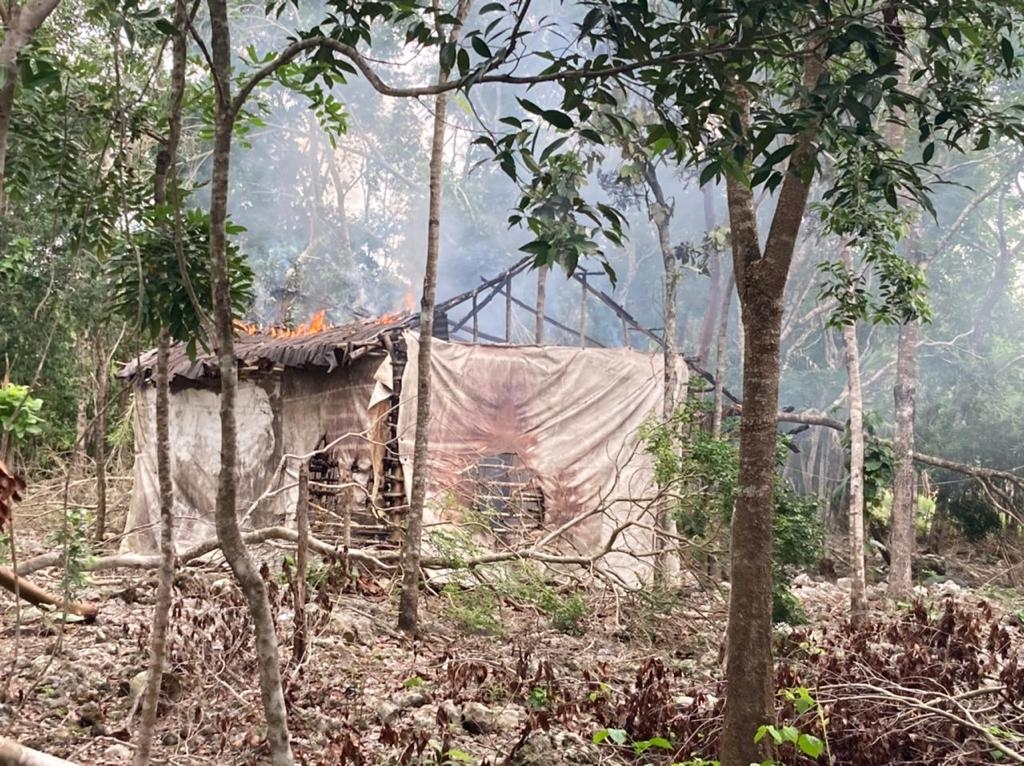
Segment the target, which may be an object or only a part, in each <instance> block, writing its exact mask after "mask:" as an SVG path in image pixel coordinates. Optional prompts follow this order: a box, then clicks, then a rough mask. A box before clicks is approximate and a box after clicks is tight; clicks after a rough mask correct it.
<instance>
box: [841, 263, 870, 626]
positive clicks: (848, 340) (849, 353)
mask: <svg viewBox="0 0 1024 766" xmlns="http://www.w3.org/2000/svg"><path fill="white" fill-rule="evenodd" d="M843 265H844V266H845V267H846V271H847V273H848V274H851V275H852V274H853V253H852V252H851V251H850V249H849V248H848V247H844V248H843ZM843 348H844V350H845V353H846V379H847V389H848V391H849V401H850V506H849V528H850V579H851V583H850V621H851V622H852V623H853V624H854V625H860V624H861V623H862V622H863V621H864V617H865V616H866V615H867V610H868V603H867V592H866V591H867V582H866V576H865V570H864V392H863V390H862V388H861V381H860V347H859V345H858V343H857V323H856V322H848V323H847V324H844V325H843Z"/></svg>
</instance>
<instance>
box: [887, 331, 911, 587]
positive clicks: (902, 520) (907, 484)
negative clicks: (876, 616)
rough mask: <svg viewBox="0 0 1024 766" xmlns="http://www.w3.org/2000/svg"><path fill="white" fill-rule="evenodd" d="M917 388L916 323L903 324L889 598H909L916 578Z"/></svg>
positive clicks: (898, 362) (898, 354)
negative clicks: (915, 441)
mask: <svg viewBox="0 0 1024 766" xmlns="http://www.w3.org/2000/svg"><path fill="white" fill-rule="evenodd" d="M916 390H917V322H909V323H907V324H904V325H901V326H900V335H899V341H898V345H897V348H896V384H895V385H894V386H893V392H892V393H893V400H894V402H895V407H896V433H895V435H894V438H893V453H894V456H895V459H896V475H895V476H894V477H893V483H892V518H891V520H890V527H889V586H888V595H889V598H894V599H899V598H906V597H907V596H909V595H910V592H911V588H912V587H913V581H912V576H911V562H912V560H913V557H914V405H915V402H914V397H915V393H916Z"/></svg>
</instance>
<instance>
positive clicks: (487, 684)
mask: <svg viewBox="0 0 1024 766" xmlns="http://www.w3.org/2000/svg"><path fill="white" fill-rule="evenodd" d="M19 550H20V553H19V555H20V556H22V557H23V560H24V558H25V557H28V556H31V555H34V554H37V553H41V552H44V551H45V550H46V546H45V545H44V543H43V542H42V537H41V536H36V537H34V536H32V535H31V534H30V535H22V537H21V539H20V541H19ZM264 550H266V549H264ZM271 550H273V549H271ZM283 553H284V551H282V550H278V551H277V552H276V554H275V556H274V557H271V559H270V560H272V561H273V562H274V566H273V568H272V573H270V574H268V575H267V576H266V579H267V582H268V584H269V585H270V591H271V596H272V601H273V603H274V605H275V613H276V618H277V624H278V634H279V639H280V643H281V646H282V662H283V664H284V666H285V668H286V670H285V682H286V687H287V688H286V696H287V700H288V705H289V714H290V724H291V727H292V733H293V740H294V747H295V751H296V756H297V759H298V760H299V762H301V763H305V764H422V763H429V764H435V765H436V766H440V765H441V764H452V765H455V764H461V763H468V764H478V765H481V766H482V764H485V763H486V764H491V765H492V766H497V765H498V764H509V766H557V765H558V764H567V765H568V764H599V763H609V764H634V763H635V764H662V763H664V764H668V763H672V762H683V761H686V760H688V759H690V758H695V757H697V756H704V755H707V754H708V753H712V752H713V743H714V741H715V738H716V736H717V730H718V725H719V720H720V715H721V707H722V701H721V695H722V687H721V683H720V680H719V679H720V678H721V676H722V668H721V664H720V662H719V651H720V645H721V642H722V639H723V637H724V635H723V634H724V626H725V622H726V620H725V593H724V592H714V593H709V592H705V591H703V590H701V589H699V588H696V587H693V588H689V589H686V590H679V591H676V592H674V593H671V594H664V595H661V596H655V595H652V594H650V593H640V594H633V595H629V596H624V595H615V594H612V593H610V592H604V593H587V594H585V595H581V594H577V593H569V592H568V591H564V590H557V589H552V588H550V587H549V586H547V585H545V584H544V583H543V581H542V580H537V581H533V580H529V581H527V583H528V584H527V585H523V584H522V582H520V585H519V586H518V589H517V590H516V591H515V592H509V591H508V590H507V589H506V590H504V591H502V592H501V594H500V598H499V597H496V596H495V595H494V593H493V591H492V590H491V589H483V588H471V589H462V588H455V589H453V588H451V587H449V588H448V589H445V590H443V591H441V592H439V593H435V594H429V595H426V596H425V597H424V598H423V599H422V622H423V625H424V631H423V635H422V636H421V637H420V638H418V639H417V640H410V639H408V638H406V637H405V636H403V635H402V634H400V633H398V632H397V631H396V630H395V613H396V610H395V603H396V594H395V591H394V589H393V586H392V583H391V581H390V579H388V578H386V577H374V576H372V575H369V574H363V575H361V576H360V578H359V579H358V580H357V581H355V582H352V581H344V582H339V581H338V578H337V576H323V575H325V574H328V575H329V573H327V571H326V570H321V571H319V572H318V573H317V576H316V577H311V578H310V579H311V581H312V582H313V584H314V585H315V586H316V587H314V588H313V590H312V592H311V596H310V599H311V604H310V605H309V606H308V607H307V609H306V614H307V619H308V622H309V624H310V630H311V636H310V640H309V649H308V655H307V658H306V661H305V662H304V663H302V664H300V665H298V666H297V667H296V666H293V665H292V664H291V641H292V634H293V626H294V624H295V615H294V612H293V610H292V593H291V591H290V589H289V587H288V585H287V580H288V577H287V574H286V573H282V571H281V565H280V559H281V556H282V554H283ZM986 571H987V572H988V573H990V575H991V577H996V576H997V575H998V574H1000V569H999V567H998V566H994V565H989V566H988V567H987V569H986ZM955 573H956V572H955V571H953V572H950V574H955ZM971 574H972V578H973V582H972V583H971V584H973V585H976V586H977V587H961V585H958V584H957V578H954V579H952V580H944V581H942V582H933V583H932V584H930V585H928V586H922V587H920V588H919V590H918V600H917V601H916V602H915V604H898V605H890V604H887V602H886V601H885V600H884V598H883V597H882V589H881V586H874V587H873V588H872V590H871V593H872V601H871V604H872V607H873V609H874V610H875V611H874V613H873V614H872V616H871V619H870V621H869V623H868V624H867V625H866V626H865V627H863V628H861V629H854V628H852V627H850V626H849V625H848V623H847V600H848V592H847V591H846V590H845V588H844V587H843V583H842V581H840V583H839V584H836V583H834V582H829V581H826V580H822V579H818V578H813V577H810V576H808V575H800V576H798V577H797V579H796V581H795V583H794V585H795V588H794V591H795V593H796V595H797V596H798V597H799V598H800V599H801V601H802V603H803V607H804V609H805V610H806V612H807V616H808V624H807V625H805V626H800V627H795V628H789V627H788V626H779V628H778V631H777V636H776V657H777V659H778V671H777V678H776V683H777V686H778V687H779V688H794V689H796V690H797V691H796V692H793V693H790V694H789V695H785V694H783V695H782V696H780V701H779V716H780V723H782V722H785V723H792V724H793V725H794V726H796V727H797V729H794V731H796V730H799V732H800V733H807V734H811V735H813V736H815V737H817V738H818V739H821V740H823V741H824V742H827V746H828V752H826V753H825V754H823V755H821V756H820V760H815V759H812V758H810V757H809V756H808V755H807V754H806V753H807V752H810V753H812V754H813V752H814V747H813V742H812V740H806V741H804V744H807V743H810V745H809V748H810V749H809V750H808V749H804V752H803V753H801V752H800V749H799V748H797V747H796V746H795V742H794V743H793V744H789V745H787V744H783V746H782V747H781V748H780V753H779V758H780V761H781V762H785V763H789V764H797V763H819V762H822V763H824V762H827V761H826V758H827V757H831V758H832V759H833V762H835V763H863V764H872V763H879V764H882V763H921V764H925V763H929V764H930V763H964V764H976V763H985V762H993V763H995V762H1007V761H1011V762H1014V761H1016V762H1024V707H1022V705H1021V702H1022V700H1024V667H1022V666H1024V662H1020V663H1018V659H1017V657H1018V653H1019V652H1020V650H1021V646H1022V636H1021V617H1024V611H1022V610H1024V598H1022V596H1021V594H1020V593H1018V592H1017V591H1015V590H1013V589H1008V588H999V587H995V586H993V585H983V581H984V580H985V579H987V578H988V576H989V575H979V574H978V571H977V567H976V566H975V567H974V569H972V572H971ZM1003 574H1005V571H1003ZM56 576H57V575H55V574H53V572H52V570H51V572H50V573H44V572H40V573H37V574H36V575H34V576H33V579H34V580H36V581H38V582H39V583H40V584H42V585H44V586H47V587H50V588H52V589H54V590H58V591H59V589H60V587H61V583H60V582H59V581H58V580H57V579H56ZM965 577H966V575H965ZM155 581H156V578H155V573H153V572H139V571H119V572H117V573H111V572H101V573H96V574H95V575H93V576H90V577H89V578H88V579H87V582H86V583H85V584H84V585H82V586H81V587H80V589H79V591H78V596H79V597H80V598H82V599H85V600H89V601H93V602H95V603H97V604H98V605H99V617H98V619H97V620H96V621H95V622H93V623H91V624H89V623H85V622H81V621H77V622H73V621H66V620H64V619H62V617H61V615H59V614H55V613H44V612H42V611H40V610H38V609H35V608H32V607H27V606H24V607H22V608H21V610H20V615H19V614H18V613H17V611H16V610H15V608H14V604H13V600H12V599H11V598H9V597H8V596H7V595H6V594H2V593H0V645H2V646H3V647H4V651H3V652H2V653H0V679H2V684H0V694H2V693H3V692H4V689H5V688H6V692H7V696H6V702H4V703H2V704H0V732H2V733H4V734H6V735H8V736H11V737H13V738H15V739H17V740H19V741H21V742H22V743H23V744H25V745H28V746H30V747H34V748H37V749H39V750H43V751H45V752H48V753H51V754H53V755H57V756H60V757H64V758H67V759H70V760H72V761H75V762H77V763H81V764H123V763H128V762H129V761H130V758H131V753H132V749H131V748H132V738H133V734H134V731H135V728H136V725H137V721H138V715H137V710H136V707H137V699H136V697H137V693H138V691H139V689H141V687H142V686H143V685H144V683H143V682H144V678H145V676H144V670H145V667H146V662H147V657H148V645H147V642H148V635H149V625H150V620H151V617H152V605H153V600H154V597H155V590H156V588H155ZM530 583H532V584H530ZM530 588H534V589H536V591H537V592H534V593H531V592H530ZM485 592H486V595H483V594H484V593H485ZM556 625H557V627H556ZM559 628H561V629H559ZM251 639H252V636H251V631H250V629H249V628H248V621H247V619H246V615H245V609H244V605H243V601H242V598H241V596H240V594H239V593H238V591H237V589H236V588H235V586H234V584H233V582H232V580H231V579H230V574H229V573H228V571H227V569H226V568H225V567H223V566H222V565H217V564H216V563H211V562H207V563H205V564H203V565H202V566H195V567H187V568H185V569H184V570H183V571H181V572H180V573H179V576H178V579H177V581H176V588H175V591H174V606H173V613H172V630H171V636H170V639H169V646H170V654H169V662H168V668H167V672H166V674H165V698H164V700H163V703H162V704H161V707H160V717H159V721H158V732H157V740H158V741H157V745H156V748H155V756H154V762H155V763H167V764H218V766H230V765H233V764H250V763H257V762H262V761H265V756H266V742H265V737H264V729H263V726H262V724H261V714H260V705H259V693H258V687H257V682H256V674H255V663H254V659H253V654H252V650H251ZM801 688H806V689H808V692H807V696H808V697H810V698H812V699H813V700H814V702H813V703H811V704H810V705H809V706H808V705H802V704H801V703H800V701H799V699H798V698H799V697H801V696H802V692H800V691H799V690H800V689H801ZM887 695H888V696H887ZM974 701H977V705H975V702H974ZM595 740H597V742H595ZM601 740H603V741H601Z"/></svg>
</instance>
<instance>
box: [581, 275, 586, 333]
mask: <svg viewBox="0 0 1024 766" xmlns="http://www.w3.org/2000/svg"><path fill="white" fill-rule="evenodd" d="M586 347H587V272H585V271H584V272H583V273H582V274H580V348H586Z"/></svg>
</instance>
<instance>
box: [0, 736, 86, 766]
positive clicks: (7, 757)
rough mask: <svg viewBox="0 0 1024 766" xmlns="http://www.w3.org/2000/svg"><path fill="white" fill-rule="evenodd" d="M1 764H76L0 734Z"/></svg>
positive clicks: (28, 765) (9, 765) (10, 765)
mask: <svg viewBox="0 0 1024 766" xmlns="http://www.w3.org/2000/svg"><path fill="white" fill-rule="evenodd" d="M0 766H75V764H74V763H72V762H71V761H65V760H64V759H63V758H57V757H56V756H53V755H47V754H46V753H41V752H39V751H38V750H33V749H32V748H30V747H25V746H24V745H22V744H19V743H18V742H15V741H14V740H13V739H8V738H7V737H3V736H0Z"/></svg>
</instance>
